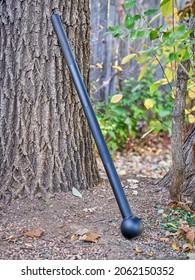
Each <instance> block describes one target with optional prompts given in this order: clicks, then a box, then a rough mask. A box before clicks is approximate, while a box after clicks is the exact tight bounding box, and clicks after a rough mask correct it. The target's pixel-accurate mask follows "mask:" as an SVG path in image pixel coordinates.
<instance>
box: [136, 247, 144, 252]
mask: <svg viewBox="0 0 195 280" xmlns="http://www.w3.org/2000/svg"><path fill="white" fill-rule="evenodd" d="M135 251H136V253H142V252H143V251H142V250H141V249H140V248H139V247H138V246H136V247H135Z"/></svg>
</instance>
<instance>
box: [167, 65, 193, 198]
mask: <svg viewBox="0 0 195 280" xmlns="http://www.w3.org/2000/svg"><path fill="white" fill-rule="evenodd" d="M189 69H190V60H186V61H184V62H182V63H181V65H179V66H178V70H177V83H176V97H175V102H174V108H173V117H172V137H171V152H172V163H173V166H172V168H173V177H172V184H171V188H170V198H171V200H173V201H176V202H179V201H180V200H181V197H180V196H181V190H182V187H183V183H184V173H185V163H184V158H183V152H182V145H183V129H184V112H185V111H184V110H185V105H186V102H185V100H186V92H187V82H188V74H187V73H188V72H189Z"/></svg>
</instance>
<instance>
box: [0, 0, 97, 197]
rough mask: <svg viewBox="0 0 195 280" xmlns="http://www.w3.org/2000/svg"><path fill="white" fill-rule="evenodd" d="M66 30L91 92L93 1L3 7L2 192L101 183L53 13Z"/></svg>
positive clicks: (47, 190)
mask: <svg viewBox="0 0 195 280" xmlns="http://www.w3.org/2000/svg"><path fill="white" fill-rule="evenodd" d="M53 12H58V13H59V14H60V15H61V17H62V21H63V23H64V25H65V29H66V32H67V35H68V37H69V40H70V43H71V46H72V49H73V52H74V53H75V56H76V59H77V62H78V65H79V68H80V71H81V74H82V76H83V78H84V82H85V83H86V86H87V88H88V89H89V41H90V40H89V30H90V25H89V3H88V0H75V1H71V0H63V1H62V0H58V1H52V0H44V1H39V0H33V1H32V0H26V1H15V0H6V1H1V2H0V69H1V74H0V90H1V92H0V98H1V99H0V195H1V196H2V197H6V194H9V195H10V196H12V195H14V196H18V195H19V194H22V193H28V194H29V195H34V194H36V193H37V192H41V193H43V194H48V193H53V192H59V191H68V190H69V189H71V188H72V187H73V186H74V187H76V188H78V189H81V188H88V187H93V186H95V185H96V184H97V183H98V182H99V174H98V169H97V164H96V160H95V155H94V150H93V142H92V139H91V134H90V132H89V129H88V125H87V122H86V120H85V117H84V113H83V110H82V107H81V105H80V102H79V99H78V97H77V94H76V92H75V89H74V88H73V85H72V82H71V78H70V75H69V72H68V68H67V66H66V65H65V63H64V60H63V57H62V54H61V51H60V48H59V46H58V42H57V38H56V35H55V34H54V31H53V27H52V24H51V20H50V17H51V14H52V13H53Z"/></svg>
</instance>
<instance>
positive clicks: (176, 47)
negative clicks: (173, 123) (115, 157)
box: [109, 0, 195, 133]
mask: <svg viewBox="0 0 195 280" xmlns="http://www.w3.org/2000/svg"><path fill="white" fill-rule="evenodd" d="M133 6H135V7H136V10H137V11H138V12H139V14H138V15H137V14H136V15H134V14H133V10H132V9H131V8H132V7H133ZM124 8H125V9H126V10H129V11H128V14H127V15H126V17H125V21H124V26H120V27H119V26H117V27H110V28H109V30H110V32H111V33H112V34H113V36H115V37H122V39H124V40H131V41H133V40H137V39H143V38H145V37H148V38H149V41H151V43H149V44H148V45H146V44H145V45H144V48H143V44H142V49H141V50H137V49H136V50H135V51H134V50H133V49H131V53H129V54H128V55H127V56H126V57H124V58H123V59H122V61H121V66H122V65H124V64H127V63H129V61H130V60H131V59H135V60H136V62H137V64H138V68H140V73H139V75H138V81H139V82H141V81H142V80H143V82H145V81H146V78H145V77H147V75H148V68H149V67H151V66H153V67H154V68H157V66H160V68H161V69H162V75H163V76H164V77H163V78H161V79H160V80H157V81H155V80H153V82H152V83H151V84H150V87H149V88H150V90H149V91H148V92H149V93H148V98H150V99H151V100H154V106H153V107H152V108H150V110H152V111H153V114H154V115H156V116H157V119H159V118H161V117H167V116H168V115H170V108H171V107H172V106H173V100H171V101H170V95H172V97H173V98H175V88H176V81H177V69H178V66H179V65H181V64H182V62H183V61H185V60H188V59H190V60H191V62H192V63H191V64H192V66H191V70H190V71H189V72H188V76H189V80H190V81H191V83H189V84H188V90H187V91H188V92H190V87H193V88H195V79H194V73H193V72H194V65H193V64H194V63H193V61H194V60H195V57H194V53H193V48H194V45H193V44H194V40H193V37H194V36H192V33H193V32H194V30H187V28H186V25H185V24H186V23H185V22H184V21H183V17H182V16H181V11H178V9H177V5H176V2H175V1H173V0H161V2H160V3H159V8H158V9H156V8H155V9H153V8H151V9H149V10H147V11H145V12H143V13H141V12H140V11H139V9H138V7H137V6H136V1H133V0H128V1H126V2H125V4H124ZM183 13H184V11H183ZM193 16H194V14H193ZM158 17H162V18H163V22H164V24H163V25H161V26H157V27H156V28H154V26H153V24H152V23H153V22H154V21H155V20H156V19H157V18H158ZM138 42H139V40H138ZM147 79H148V78H147ZM131 82H132V81H131ZM148 82H151V81H149V80H148ZM139 85H140V87H141V85H142V83H139ZM165 85H167V87H168V88H169V90H168V91H166V92H164V94H163V93H162V94H160V93H159V92H158V90H159V88H160V89H162V88H164V86H165ZM167 87H166V88H167ZM125 88H128V83H127V84H126V87H125ZM131 92H132V94H131V95H128V97H127V95H126V94H127V93H126V90H124V93H122V94H124V98H123V101H122V103H121V105H117V106H119V107H120V106H122V104H123V103H124V102H127V103H128V102H129V103H131V102H132V96H133V88H132V90H131ZM157 92H158V94H157ZM136 94H137V95H138V96H139V93H136ZM156 94H157V95H158V96H157V95H156ZM143 96H144V94H142V95H141V97H139V100H140V98H141V99H142V97H143ZM162 96H163V97H162ZM128 98H129V101H128V100H127V101H125V100H126V99H128ZM161 99H163V100H161ZM186 99H187V102H186V103H187V104H189V102H188V96H187V93H186ZM190 99H191V100H193V99H195V97H193V98H190ZM155 100H157V101H155ZM166 102H169V104H165V103H166ZM170 104H171V105H170ZM111 106H112V105H111ZM117 106H116V107H115V108H117ZM134 106H137V105H134ZM193 106H194V103H193V102H191V109H192V108H194V107H193ZM187 109H190V108H187ZM140 110H142V112H143V109H141V108H140V107H138V108H137V112H139V114H138V116H137V113H136V112H135V113H134V107H133V105H132V106H131V112H132V114H131V117H133V118H137V117H138V119H137V120H136V122H138V121H140V118H141V119H144V120H146V119H147V120H146V121H147V124H150V125H151V123H153V125H155V126H156V122H157V120H155V118H151V120H150V121H149V120H148V115H149V114H145V112H144V113H143V114H142V113H141V112H140ZM192 111H194V110H191V112H192ZM142 115H143V116H142ZM124 117H125V116H124ZM128 117H129V114H128ZM186 119H188V122H189V123H195V117H194V113H191V114H189V115H188V118H186ZM135 127H136V125H133V124H131V129H132V131H134V132H135V133H137V132H136V128H135ZM131 133H132V132H131Z"/></svg>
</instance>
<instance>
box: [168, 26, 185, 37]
mask: <svg viewBox="0 0 195 280" xmlns="http://www.w3.org/2000/svg"><path fill="white" fill-rule="evenodd" d="M185 33H186V27H185V25H180V26H179V27H178V28H177V30H175V31H174V32H171V33H170V35H169V38H171V39H180V38H182V37H183V36H184V35H185Z"/></svg>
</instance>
